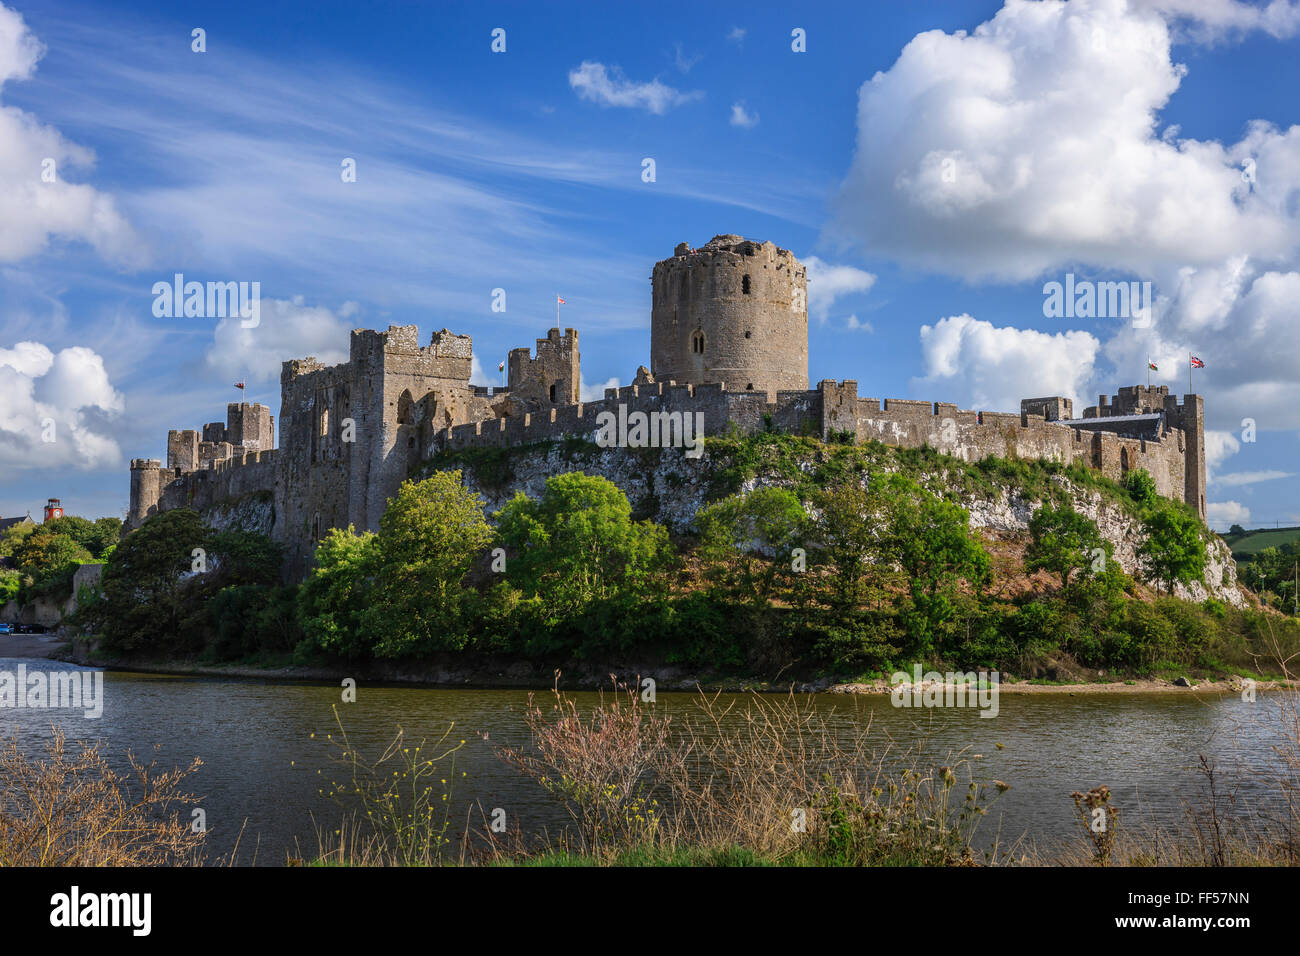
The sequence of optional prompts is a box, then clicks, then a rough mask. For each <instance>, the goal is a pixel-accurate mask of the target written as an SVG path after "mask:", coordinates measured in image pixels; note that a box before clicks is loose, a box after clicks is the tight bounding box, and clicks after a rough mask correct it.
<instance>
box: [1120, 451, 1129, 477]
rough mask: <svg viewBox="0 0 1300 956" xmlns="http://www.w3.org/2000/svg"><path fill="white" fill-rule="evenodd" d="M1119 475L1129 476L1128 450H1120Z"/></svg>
mask: <svg viewBox="0 0 1300 956" xmlns="http://www.w3.org/2000/svg"><path fill="white" fill-rule="evenodd" d="M1119 473H1120V474H1121V475H1127V474H1128V449H1127V448H1121V449H1120V450H1119Z"/></svg>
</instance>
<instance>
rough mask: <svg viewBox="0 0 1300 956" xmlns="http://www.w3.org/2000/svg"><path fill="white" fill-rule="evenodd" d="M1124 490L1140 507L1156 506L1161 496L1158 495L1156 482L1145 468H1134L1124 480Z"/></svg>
mask: <svg viewBox="0 0 1300 956" xmlns="http://www.w3.org/2000/svg"><path fill="white" fill-rule="evenodd" d="M1124 488H1125V490H1127V491H1128V493H1129V497H1131V498H1132V499H1133V500H1134V501H1136V502H1137V503H1138V504H1139V505H1140V506H1142V507H1146V506H1148V505H1151V504H1154V503H1155V502H1156V501H1157V500H1159V498H1160V496H1159V494H1157V493H1156V482H1155V479H1154V478H1152V477H1151V474H1150V473H1149V472H1148V471H1147V470H1146V469H1145V468H1134V469H1133V470H1132V471H1130V472H1129V473H1128V475H1127V476H1126V477H1125V478H1124Z"/></svg>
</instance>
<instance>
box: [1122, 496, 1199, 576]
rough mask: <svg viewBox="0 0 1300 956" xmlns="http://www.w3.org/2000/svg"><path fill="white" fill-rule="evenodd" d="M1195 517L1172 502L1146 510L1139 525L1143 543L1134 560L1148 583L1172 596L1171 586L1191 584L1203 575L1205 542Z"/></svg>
mask: <svg viewBox="0 0 1300 956" xmlns="http://www.w3.org/2000/svg"><path fill="white" fill-rule="evenodd" d="M1200 526H1201V523H1200V521H1199V519H1197V517H1196V516H1195V515H1194V514H1192V513H1191V512H1190V511H1188V510H1187V509H1186V508H1184V507H1181V506H1179V505H1177V504H1174V503H1172V502H1165V503H1163V504H1160V505H1157V506H1155V507H1153V508H1150V509H1149V510H1148V511H1147V514H1146V516H1145V518H1144V519H1143V521H1142V530H1143V532H1144V533H1145V534H1146V536H1147V539H1146V541H1145V542H1143V543H1142V545H1141V547H1139V548H1138V552H1137V553H1138V557H1139V558H1140V559H1141V560H1142V564H1143V567H1144V568H1145V569H1146V571H1147V573H1148V574H1149V575H1150V576H1151V578H1152V579H1154V580H1156V581H1159V582H1163V583H1164V584H1165V589H1166V591H1167V592H1168V593H1170V594H1172V593H1173V590H1174V584H1175V582H1178V581H1181V582H1183V583H1184V584H1191V583H1192V582H1193V581H1195V580H1197V579H1199V578H1200V577H1201V576H1202V575H1203V574H1204V573H1205V541H1204V540H1203V539H1202V537H1201V527H1200Z"/></svg>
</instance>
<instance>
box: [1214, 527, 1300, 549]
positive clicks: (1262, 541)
mask: <svg viewBox="0 0 1300 956" xmlns="http://www.w3.org/2000/svg"><path fill="white" fill-rule="evenodd" d="M1223 540H1224V541H1226V542H1228V547H1230V548H1232V553H1233V554H1234V555H1237V554H1241V555H1254V554H1258V553H1259V552H1260V551H1262V550H1264V549H1265V548H1277V547H1281V546H1282V545H1284V544H1289V543H1291V542H1293V541H1297V540H1300V528H1260V529H1258V530H1256V531H1247V532H1246V533H1245V534H1230V535H1224V537H1223Z"/></svg>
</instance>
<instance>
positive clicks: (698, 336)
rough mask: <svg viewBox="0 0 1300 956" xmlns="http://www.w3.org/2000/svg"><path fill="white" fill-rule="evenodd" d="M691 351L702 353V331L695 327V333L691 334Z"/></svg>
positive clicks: (697, 353)
mask: <svg viewBox="0 0 1300 956" xmlns="http://www.w3.org/2000/svg"><path fill="white" fill-rule="evenodd" d="M691 351H692V352H694V353H695V354H696V355H703V354H704V333H703V332H702V331H700V330H699V329H696V330H695V334H694V335H692V336H691Z"/></svg>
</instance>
